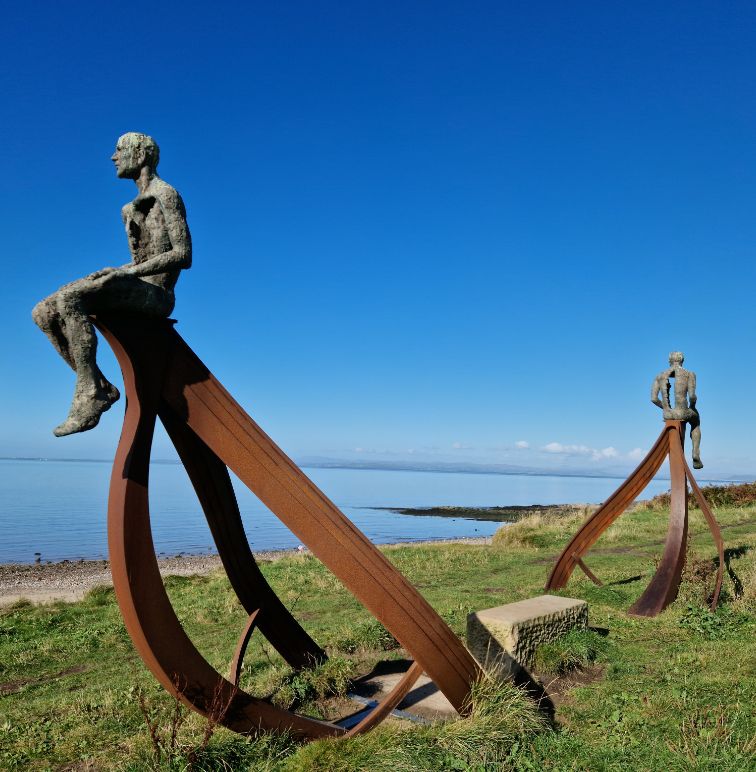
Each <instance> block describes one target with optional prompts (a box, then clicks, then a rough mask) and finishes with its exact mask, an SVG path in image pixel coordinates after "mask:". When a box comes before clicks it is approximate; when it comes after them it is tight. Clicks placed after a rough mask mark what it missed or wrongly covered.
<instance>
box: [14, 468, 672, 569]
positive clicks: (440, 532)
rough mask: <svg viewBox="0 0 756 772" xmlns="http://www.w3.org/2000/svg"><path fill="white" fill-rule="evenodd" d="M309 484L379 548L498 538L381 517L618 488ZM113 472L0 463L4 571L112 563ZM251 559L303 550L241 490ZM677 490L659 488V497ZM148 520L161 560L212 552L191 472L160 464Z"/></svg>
mask: <svg viewBox="0 0 756 772" xmlns="http://www.w3.org/2000/svg"><path fill="white" fill-rule="evenodd" d="M305 472H306V474H307V475H308V476H309V477H310V478H311V479H312V480H313V481H314V482H315V484H316V485H317V486H318V487H320V488H321V490H323V491H324V492H325V494H326V495H327V496H328V497H329V498H330V499H331V500H332V501H334V502H335V503H336V504H337V505H338V506H339V507H340V508H341V510H342V511H343V512H344V514H345V515H346V516H347V517H349V518H350V519H351V520H352V521H354V523H355V524H356V525H357V527H358V528H360V529H361V530H362V531H364V533H365V534H366V535H367V536H368V537H369V538H370V539H371V540H372V541H374V542H376V543H378V544H386V543H391V542H399V541H416V540H422V539H448V538H455V537H462V536H490V535H491V534H492V533H493V532H494V531H495V530H496V529H497V528H498V527H499V524H498V523H489V522H483V521H477V520H464V519H461V518H445V517H415V516H412V515H399V514H396V513H393V512H385V511H381V510H377V509H374V507H427V506H442V505H450V506H497V505H498V506H504V505H513V504H563V503H570V502H581V503H587V502H594V503H598V502H601V501H603V500H604V499H605V498H606V497H607V496H608V495H609V494H611V493H612V491H614V490H615V488H617V486H618V485H619V483H620V481H619V480H616V479H607V478H591V477H556V476H554V477H533V476H529V475H481V474H457V473H454V474H452V473H446V472H438V473H436V472H394V471H374V470H363V469H306V470H305ZM109 480H110V464H108V463H98V462H88V461H9V460H0V562H2V563H11V562H18V563H31V562H33V561H34V555H35V553H37V552H39V553H41V558H42V561H43V562H46V561H55V560H64V559H69V560H76V559H79V558H105V557H107V536H106V511H107V496H108V484H109ZM234 487H235V488H236V495H237V497H238V500H239V506H240V509H241V513H242V518H243V521H244V527H245V529H246V531H247V536H248V538H249V541H250V544H251V545H252V549H253V550H269V549H288V548H296V546H297V545H298V544H299V540H298V539H297V537H296V536H294V534H292V533H291V531H289V530H288V529H287V528H286V527H285V526H284V525H282V524H281V522H280V521H279V520H278V518H276V517H275V515H273V514H272V513H271V512H270V511H269V510H268V509H267V508H266V507H265V506H264V505H263V504H262V503H261V502H260V501H259V499H257V498H256V497H255V496H254V495H253V494H252V493H250V491H249V490H248V489H247V488H246V487H245V486H244V485H242V484H241V483H239V482H238V481H237V480H234ZM668 487H669V482H668V481H666V480H654V481H653V482H652V483H651V484H650V485H649V487H648V488H647V489H646V494H645V495H647V496H652V495H654V494H656V493H659V492H661V491H663V490H666V489H667V488H668ZM150 497H151V498H150V512H151V517H152V526H153V536H154V540H155V548H156V550H157V551H158V553H160V554H163V555H177V554H179V553H184V554H202V553H209V552H214V546H213V541H212V537H211V536H210V530H209V528H208V527H207V523H206V522H205V519H204V516H203V514H202V510H201V509H200V507H199V504H198V503H197V499H196V497H195V495H194V491H193V490H192V488H191V485H190V483H189V480H188V478H187V476H186V472H185V471H184V468H183V467H182V466H180V465H177V464H176V465H174V464H153V465H152V467H151V469H150Z"/></svg>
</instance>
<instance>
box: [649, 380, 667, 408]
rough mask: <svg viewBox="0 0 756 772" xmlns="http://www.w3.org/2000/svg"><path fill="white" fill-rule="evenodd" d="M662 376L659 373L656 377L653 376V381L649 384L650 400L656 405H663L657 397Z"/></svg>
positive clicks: (660, 388) (660, 387)
mask: <svg viewBox="0 0 756 772" xmlns="http://www.w3.org/2000/svg"><path fill="white" fill-rule="evenodd" d="M661 381H662V378H661V375H657V376H656V378H654V382H653V383H652V384H651V401H652V402H653V403H654V404H655V405H656V407H662V408H663V407H664V405H663V404H662V401H661V400H660V399H659V392H660V391H661V390H662V384H661Z"/></svg>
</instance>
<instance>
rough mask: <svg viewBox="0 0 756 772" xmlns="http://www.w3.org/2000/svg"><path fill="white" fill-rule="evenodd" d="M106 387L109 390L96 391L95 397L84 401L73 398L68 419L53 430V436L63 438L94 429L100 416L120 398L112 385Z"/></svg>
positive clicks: (79, 398)
mask: <svg viewBox="0 0 756 772" xmlns="http://www.w3.org/2000/svg"><path fill="white" fill-rule="evenodd" d="M108 386H110V389H102V390H100V391H98V393H97V395H96V396H95V397H90V398H87V399H85V398H82V397H79V396H74V401H73V404H72V405H71V411H70V412H69V414H68V418H66V420H65V421H63V423H62V424H60V425H59V426H56V427H55V428H54V429H53V434H54V435H55V436H56V437H65V436H66V435H68V434H76V433H77V432H86V431H89V429H94V428H95V426H97V424H98V423H99V422H100V417H101V416H102V414H103V413H104V412H105V411H106V410H110V407H111V406H112V405H113V403H114V402H115V401H116V400H117V399H118V397H119V396H120V394H119V393H118V389H116V387H115V386H113V385H112V384H108Z"/></svg>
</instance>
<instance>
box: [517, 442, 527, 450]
mask: <svg viewBox="0 0 756 772" xmlns="http://www.w3.org/2000/svg"><path fill="white" fill-rule="evenodd" d="M515 447H516V448H522V449H523V450H524V449H525V448H529V447H530V443H529V442H528V441H527V440H517V442H515Z"/></svg>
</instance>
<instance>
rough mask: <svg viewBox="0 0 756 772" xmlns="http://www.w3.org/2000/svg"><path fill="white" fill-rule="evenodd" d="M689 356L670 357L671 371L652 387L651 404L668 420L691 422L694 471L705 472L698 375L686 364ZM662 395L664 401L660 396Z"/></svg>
mask: <svg viewBox="0 0 756 772" xmlns="http://www.w3.org/2000/svg"><path fill="white" fill-rule="evenodd" d="M684 361H685V356H684V355H683V353H682V351H673V352H672V353H671V354H670V355H669V368H668V369H667V370H662V371H661V372H660V373H659V375H657V376H656V378H654V382H653V384H651V401H652V402H653V403H654V404H655V405H656V406H657V407H660V408H661V409H662V411H663V412H662V415H663V416H664V420H665V421H687V423H689V424H690V439H691V440H692V441H693V468H694V469H703V464H702V463H701V417H700V416H699V415H698V410H697V409H696V401H697V399H698V397H697V396H696V374H695V373H694V372H692V371H691V370H686V369H685V368H684V367H683V366H682V365H683V362H684ZM670 378H672V379H674V382H675V391H674V394H675V404H674V405H672V404H671V402H670V399H669V395H670V391H671V389H672V387H671V384H670V382H669V381H670ZM660 394H661V399H659V395H660Z"/></svg>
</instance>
